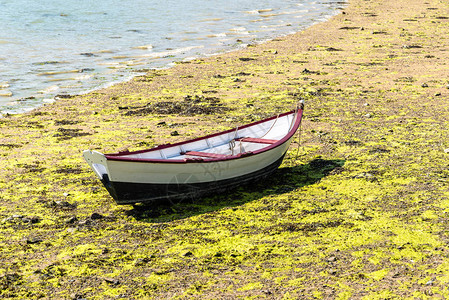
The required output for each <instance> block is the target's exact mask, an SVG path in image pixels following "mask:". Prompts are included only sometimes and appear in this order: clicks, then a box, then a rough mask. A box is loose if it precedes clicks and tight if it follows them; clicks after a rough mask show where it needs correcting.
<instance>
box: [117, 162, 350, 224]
mask: <svg viewBox="0 0 449 300" xmlns="http://www.w3.org/2000/svg"><path fill="white" fill-rule="evenodd" d="M344 163H345V161H344V160H325V159H314V160H312V161H310V162H309V163H308V164H304V165H299V166H294V167H285V168H279V169H278V170H276V171H275V172H274V173H273V174H272V175H270V176H269V177H267V178H265V179H263V180H260V181H258V182H256V183H252V184H248V185H245V186H242V187H240V188H239V189H237V190H235V191H233V192H229V193H220V194H218V195H215V196H209V197H205V198H202V199H196V200H194V199H186V200H184V201H182V202H178V203H169V204H167V203H163V204H162V203H153V204H152V205H144V204H136V205H134V206H133V208H132V209H130V210H128V211H127V212H126V213H127V214H128V215H129V216H132V217H134V218H135V219H136V220H138V221H141V222H149V223H163V222H168V221H173V220H179V219H184V218H188V217H192V216H196V215H200V214H204V213H209V212H213V211H217V210H220V209H222V208H225V207H235V206H239V205H242V204H245V203H248V202H252V201H255V200H257V199H260V198H263V197H266V196H273V195H281V194H285V193H289V192H291V191H294V190H296V189H298V188H301V187H304V186H307V185H311V184H314V183H316V182H318V181H320V180H321V179H322V178H324V177H326V176H327V175H329V174H332V173H333V174H335V173H338V172H341V170H342V167H343V165H344Z"/></svg>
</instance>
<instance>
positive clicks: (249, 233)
mask: <svg viewBox="0 0 449 300" xmlns="http://www.w3.org/2000/svg"><path fill="white" fill-rule="evenodd" d="M447 16H449V7H447V5H445V4H444V3H442V2H440V1H428V2H426V3H421V2H420V1H405V0H404V1H394V2H373V1H359V0H351V1H350V2H349V6H348V7H347V8H346V9H345V10H344V14H341V15H339V16H336V17H334V18H333V19H331V20H330V21H328V22H326V23H324V24H317V25H315V26H313V27H311V28H309V29H307V30H305V31H304V32H301V33H298V34H296V35H292V36H287V37H284V38H281V39H276V40H274V41H272V42H269V43H266V44H262V45H257V46H255V47H250V48H248V49H245V50H242V51H241V52H236V53H228V54H225V55H221V56H216V57H210V58H207V59H201V60H196V61H192V62H189V63H186V64H179V65H177V66H176V67H174V68H173V69H169V70H163V71H151V72H149V73H148V74H147V75H145V76H141V77H138V78H136V79H135V80H133V81H131V82H129V83H123V84H119V85H116V86H113V87H111V88H108V89H105V90H100V91H97V92H94V93H90V94H87V95H84V96H77V97H73V98H67V99H60V100H59V101H57V102H55V103H53V104H49V105H47V106H45V107H43V108H41V109H39V110H36V111H33V112H30V113H28V114H24V115H20V116H8V117H5V118H3V119H0V131H1V136H0V156H1V160H0V167H1V169H2V172H1V174H0V191H1V193H0V201H1V206H0V235H1V237H2V238H1V239H0V262H1V264H0V287H1V291H0V295H1V297H3V298H22V299H25V298H68V299H79V298H88V299H91V298H92V299H105V298H107V299H109V298H136V299H137V298H144V299H145V298H150V299H153V298H154V299H158V298H175V299H176V298H178V299H184V298H201V299H220V298H248V299H250V298H268V299H298V298H301V299H313V298H323V299H328V298H331V299H386V298H401V299H413V298H420V299H426V298H438V297H439V298H447V297H449V291H448V288H447V283H448V282H449V278H448V276H447V274H448V271H449V264H448V256H449V247H448V238H449V236H448V234H447V226H448V225H447V223H448V222H447V219H448V216H447V214H448V212H449V200H448V199H449V192H448V188H447V178H448V176H449V171H448V162H447V161H448V154H447V153H446V152H445V151H444V149H447V148H448V147H449V146H448V144H447V137H448V133H449V132H448V128H449V126H448V125H449V110H448V108H447V105H446V103H445V102H446V101H445V100H446V99H447V96H448V95H449V92H448V90H447V88H446V86H447V84H448V79H447V78H446V76H447V74H446V73H445V70H444V64H445V61H447V59H448V54H447V53H446V52H447V51H443V50H444V49H445V48H447V47H448V41H447V39H446V38H445V37H446V36H448V34H449V32H448V30H449V27H447V26H446V25H447V24H446V23H447V19H445V18H446V17H447ZM362 29H363V30H362ZM417 46H419V47H417ZM336 50H338V51H336ZM242 58H243V59H242ZM424 83H425V84H424ZM299 98H304V99H306V101H307V106H306V112H305V116H304V124H303V127H302V133H301V144H300V145H299V146H298V145H297V144H293V145H292V147H291V149H290V150H289V152H288V153H287V156H286V158H285V161H284V163H283V165H282V166H281V168H280V169H279V170H278V171H277V173H276V174H275V176H274V178H272V179H271V180H267V181H266V182H262V183H260V184H258V185H254V186H251V187H247V188H244V189H239V190H236V191H233V192H230V193H227V194H223V195H216V196H214V197H210V198H205V199H202V200H199V201H196V202H193V203H181V204H178V205H174V206H161V207H155V208H152V209H149V208H145V207H139V206H136V207H131V206H116V205H115V204H114V202H113V200H112V199H111V198H110V197H109V196H108V195H107V193H106V191H105V190H104V189H103V188H102V187H101V186H100V183H99V182H98V181H97V180H96V178H95V176H94V175H93V174H92V173H91V171H90V170H89V169H88V166H87V164H85V163H84V162H83V161H82V157H81V152H82V150H85V149H101V150H102V151H105V152H113V151H116V150H120V148H125V147H126V148H129V149H130V150H131V149H132V150H138V149H143V148H148V147H151V146H154V145H156V144H162V143H166V142H175V141H179V140H182V139H186V138H191V137H195V136H201V135H203V134H207V133H211V132H216V131H217V130H222V129H227V128H232V127H234V126H235V125H239V124H244V123H247V122H249V121H252V120H259V119H262V118H263V117H264V116H267V115H272V114H274V113H276V112H280V111H285V110H286V109H288V108H290V107H291V106H292V105H293V104H294V103H295V102H296V101H297V100H298V99H299ZM195 99H196V100H198V101H199V102H198V103H197V105H204V106H205V107H207V109H206V111H203V110H195V112H193V113H189V114H183V113H180V112H181V111H183V109H185V107H183V104H182V103H183V101H193V102H194V101H196V100H195ZM217 101H218V102H217ZM170 103H173V104H170ZM214 103H216V104H217V103H218V105H215V104H214ZM166 107H173V108H176V109H175V110H173V112H176V113H171V112H170V111H164V110H163V109H164V108H166ZM217 107H218V108H220V109H218V110H213V111H211V113H210V114H209V113H206V112H209V109H211V108H213V109H215V108H217ZM201 108H203V107H201ZM130 111H132V112H134V113H130V114H128V112H130ZM175 130H176V131H177V132H178V134H179V135H177V136H174V135H172V134H171V133H172V132H173V131H175ZM17 132H19V133H20V134H19V135H18V134H17Z"/></svg>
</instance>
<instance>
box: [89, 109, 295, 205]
mask: <svg viewBox="0 0 449 300" xmlns="http://www.w3.org/2000/svg"><path fill="white" fill-rule="evenodd" d="M303 109H304V105H303V103H301V104H300V106H299V107H298V108H297V109H295V110H292V111H290V112H286V113H283V114H280V115H278V116H274V117H271V118H268V119H265V120H262V121H258V122H255V123H251V124H248V125H245V126H241V127H237V128H235V129H231V130H227V131H224V132H220V133H216V134H212V135H208V136H205V137H201V138H197V139H194V140H190V141H185V142H181V143H176V144H166V145H161V146H158V147H156V148H153V149H148V150H142V151H135V152H120V153H114V154H102V153H100V152H98V151H91V150H86V151H84V152H83V155H84V158H85V159H86V161H87V163H88V164H89V166H90V167H91V168H92V169H93V171H94V172H95V174H96V175H97V176H98V178H99V179H100V180H101V182H102V183H103V185H104V186H105V187H106V189H107V190H108V191H109V193H110V194H111V196H112V197H113V198H114V199H115V201H116V202H117V203H118V204H132V203H138V202H145V203H146V202H156V201H157V202H159V201H167V202H169V203H170V202H179V201H182V200H183V199H189V198H190V199H191V198H198V197H201V196H205V195H209V194H212V193H217V192H222V191H227V190H229V189H230V188H233V187H236V186H239V185H242V184H245V183H249V182H251V181H254V180H257V179H260V178H262V177H266V176H268V175H269V174H270V173H272V172H273V171H275V170H276V169H277V168H278V167H279V165H280V164H281V163H282V160H283V158H284V156H285V153H286V152H287V150H288V147H289V145H290V143H291V141H292V140H293V137H294V134H295V132H296V131H297V129H298V128H299V125H300V123H301V119H302V114H303Z"/></svg>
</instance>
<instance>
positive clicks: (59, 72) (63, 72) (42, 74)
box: [37, 69, 82, 76]
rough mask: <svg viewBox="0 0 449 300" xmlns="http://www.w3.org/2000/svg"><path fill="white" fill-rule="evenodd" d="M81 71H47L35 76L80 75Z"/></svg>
mask: <svg viewBox="0 0 449 300" xmlns="http://www.w3.org/2000/svg"><path fill="white" fill-rule="evenodd" d="M81 72H82V70H78V69H76V70H68V71H48V72H41V73H37V76H53V75H61V74H70V73H81Z"/></svg>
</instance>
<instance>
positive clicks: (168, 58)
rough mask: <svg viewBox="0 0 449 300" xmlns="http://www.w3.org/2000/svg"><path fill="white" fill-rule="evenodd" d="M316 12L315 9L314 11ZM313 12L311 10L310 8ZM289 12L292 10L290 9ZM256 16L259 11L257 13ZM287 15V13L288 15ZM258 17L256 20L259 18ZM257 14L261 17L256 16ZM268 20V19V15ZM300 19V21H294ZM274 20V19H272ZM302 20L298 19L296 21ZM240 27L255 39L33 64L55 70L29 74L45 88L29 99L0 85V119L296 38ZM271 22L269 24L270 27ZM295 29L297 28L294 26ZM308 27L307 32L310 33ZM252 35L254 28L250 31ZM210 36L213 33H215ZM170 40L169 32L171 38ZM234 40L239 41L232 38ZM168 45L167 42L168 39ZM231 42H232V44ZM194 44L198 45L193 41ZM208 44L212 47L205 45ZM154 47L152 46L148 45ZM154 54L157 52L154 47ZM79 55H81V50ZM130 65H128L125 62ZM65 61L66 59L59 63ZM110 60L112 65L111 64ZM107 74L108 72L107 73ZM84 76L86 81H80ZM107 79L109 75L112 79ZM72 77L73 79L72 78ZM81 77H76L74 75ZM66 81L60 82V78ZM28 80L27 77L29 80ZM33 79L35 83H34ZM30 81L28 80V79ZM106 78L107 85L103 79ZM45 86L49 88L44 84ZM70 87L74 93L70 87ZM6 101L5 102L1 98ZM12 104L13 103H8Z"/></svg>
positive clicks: (229, 36) (201, 40)
mask: <svg viewBox="0 0 449 300" xmlns="http://www.w3.org/2000/svg"><path fill="white" fill-rule="evenodd" d="M311 6H313V5H311ZM326 6H327V8H326V9H324V8H323V9H319V10H318V11H319V12H321V13H324V12H325V11H327V10H329V11H328V14H327V17H323V16H319V17H320V18H319V19H321V21H320V22H322V21H325V20H322V19H328V18H330V17H331V16H333V15H335V14H336V12H337V11H338V8H335V9H334V10H332V8H333V7H335V6H337V5H333V4H332V2H330V3H329V4H327V5H326ZM309 9H310V7H309ZM290 10H291V8H290ZM255 12H256V13H257V11H255ZM287 12H289V10H288V9H287ZM256 13H254V14H256ZM261 13H262V15H261V16H260V18H262V17H263V16H265V14H267V13H268V11H262V12H261ZM283 13H286V12H285V11H282V10H281V11H279V12H278V14H275V15H282V14H283ZM242 14H244V15H245V14H248V15H252V14H251V13H249V12H242ZM257 14H259V13H257ZM268 16H270V15H268ZM296 17H298V16H296ZM303 17H304V19H305V21H303V22H307V23H309V25H308V26H307V27H309V26H312V25H313V24H314V23H316V21H312V20H309V19H310V16H307V15H305V16H303ZM268 19H270V18H268ZM296 19H298V20H299V18H296ZM287 20H288V21H292V22H293V23H294V20H295V18H293V19H291V18H290V19H287ZM242 22H243V23H244V22H246V23H245V24H246V25H247V26H248V27H249V29H247V30H249V31H248V32H247V33H248V36H251V37H245V36H242V35H239V34H238V32H234V31H233V29H230V30H228V31H226V30H225V29H223V30H225V33H223V34H224V37H226V41H221V43H222V45H221V46H218V44H216V43H217V41H215V40H214V39H216V38H217V37H218V36H220V34H218V33H217V34H216V35H211V36H210V37H209V36H207V37H204V38H197V39H196V42H195V43H196V45H193V44H189V45H181V44H179V45H178V46H179V47H177V48H176V47H175V48H171V47H170V46H169V43H168V44H166V45H165V46H164V45H158V46H159V47H157V49H154V51H155V52H154V51H151V52H148V51H147V52H143V51H142V50H145V49H146V50H147V48H148V46H149V45H145V46H136V47H130V49H129V51H131V52H129V53H128V52H124V50H123V49H122V50H118V51H120V52H121V55H119V56H120V57H122V58H123V59H122V60H120V57H117V59H115V60H114V59H112V58H113V57H112V58H108V57H102V55H101V54H102V53H114V52H113V51H101V50H99V51H93V52H92V53H91V52H83V53H81V54H80V55H81V56H82V58H83V59H84V58H85V57H90V56H92V57H97V58H96V59H94V60H93V61H91V62H90V63H91V65H86V64H87V63H88V62H87V61H84V60H83V62H82V63H81V62H80V63H79V64H74V65H73V63H70V61H72V60H73V59H74V60H76V57H67V58H66V59H65V62H63V63H59V62H58V61H47V62H42V63H33V65H34V66H36V65H39V64H41V65H42V66H45V65H49V66H51V67H48V68H43V67H42V68H43V69H42V70H40V71H39V72H37V71H31V70H30V72H29V76H36V78H35V80H34V81H35V82H38V84H40V85H41V86H36V87H35V91H34V92H30V91H28V93H26V92H25V90H26V86H22V87H20V84H19V85H18V86H16V88H14V84H13V89H12V90H9V89H8V88H9V87H10V84H11V82H8V80H5V81H4V82H3V83H4V86H2V84H1V83H0V109H1V112H0V113H1V114H0V117H1V116H2V115H7V114H21V113H26V112H29V111H32V110H34V109H36V108H38V107H40V106H42V105H45V104H46V103H52V102H54V101H57V100H58V98H59V97H58V96H62V97H67V96H69V95H71V96H80V95H84V94H88V93H91V92H95V91H96V90H99V89H104V88H107V87H108V86H111V85H114V84H117V83H121V82H127V81H129V80H130V79H131V78H133V77H136V76H139V74H145V73H146V72H145V70H151V69H155V70H161V69H166V68H170V67H173V66H175V65H176V63H179V62H183V61H189V60H194V59H199V58H205V57H208V56H215V55H220V54H224V53H226V52H231V51H238V50H240V49H241V48H242V47H245V46H246V45H247V44H260V43H263V42H266V41H268V40H271V39H273V38H278V37H281V36H285V35H288V34H292V33H294V32H291V30H289V28H292V27H289V26H292V24H290V25H287V24H284V26H279V29H278V30H276V31H275V32H271V31H270V35H269V36H265V35H264V34H261V33H263V32H264V30H263V26H261V27H260V28H258V29H259V30H258V31H255V32H252V31H251V28H252V27H251V26H252V25H251V24H255V23H259V22H255V23H252V22H249V21H248V20H245V21H243V20H242ZM269 24H270V22H268V23H267V25H269ZM294 24H296V23H294ZM297 25H298V28H297V30H298V31H300V30H302V29H301V28H303V27H304V26H303V25H304V24H297ZM307 27H306V28H307ZM252 29H254V28H252ZM211 32H212V31H211ZM168 34H170V32H168ZM234 34H235V38H232V37H233V36H234ZM190 39H191V38H188V37H186V40H190ZM167 40H169V39H167ZM232 40H233V41H232ZM192 41H195V39H194V38H193V39H192ZM204 41H208V42H204ZM178 43H179V42H178ZM150 46H151V45H150ZM133 49H134V50H135V49H142V50H139V51H142V53H135V52H133V51H134V50H133ZM151 49H153V47H151ZM196 49H198V50H202V51H199V52H202V53H199V52H195V51H196ZM80 50H81V49H80ZM111 55H112V54H111ZM125 58H126V59H127V60H124V59H125ZM61 59H62V60H64V59H63V58H61ZM111 59H112V60H111ZM64 64H69V65H73V67H72V68H71V69H67V68H69V67H67V66H65V68H64V66H63V65H64ZM57 65H60V66H61V67H60V68H58V67H57ZM108 70H109V71H108ZM81 73H82V75H81ZM108 73H109V74H108ZM65 74H70V75H71V76H69V77H64V76H62V75H65ZM72 74H73V76H72ZM76 74H78V75H76ZM60 76H62V77H60ZM22 77H23V76H17V78H16V79H14V80H13V81H15V80H19V81H20V80H21V79H25V77H23V78H22ZM26 78H28V77H26ZM30 78H31V77H30ZM30 78H28V79H30ZM42 78H47V79H48V82H46V80H43V81H42V82H41V81H40V79H42ZM101 78H103V79H101ZM49 82H53V84H51V85H49ZM46 83H47V84H46ZM70 86H71V87H70ZM2 91H3V92H4V93H3V95H4V96H5V97H2V93H1V92H2ZM7 99H9V100H7ZM3 101H4V103H3Z"/></svg>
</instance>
